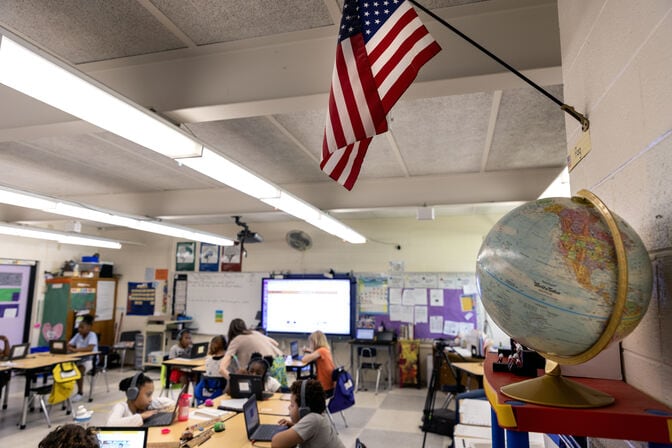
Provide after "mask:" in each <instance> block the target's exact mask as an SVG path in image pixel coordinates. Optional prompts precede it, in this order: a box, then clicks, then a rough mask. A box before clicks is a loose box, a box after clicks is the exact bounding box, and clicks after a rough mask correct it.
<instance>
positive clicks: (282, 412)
mask: <svg viewBox="0 0 672 448" xmlns="http://www.w3.org/2000/svg"><path fill="white" fill-rule="evenodd" d="M290 397H291V395H290V394H280V393H275V394H273V396H272V397H271V398H269V399H268V400H262V401H257V409H259V414H266V415H275V416H282V417H287V416H288V415H289V403H290V401H289V398H290ZM230 399H231V396H230V395H229V394H224V395H221V396H219V397H217V398H213V400H212V401H213V402H214V405H213V408H214V409H217V406H219V403H220V402H221V401H222V400H230Z"/></svg>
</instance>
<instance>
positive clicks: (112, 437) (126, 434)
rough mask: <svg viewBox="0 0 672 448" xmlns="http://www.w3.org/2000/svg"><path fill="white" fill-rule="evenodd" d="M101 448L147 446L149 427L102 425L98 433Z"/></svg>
mask: <svg viewBox="0 0 672 448" xmlns="http://www.w3.org/2000/svg"><path fill="white" fill-rule="evenodd" d="M96 435H97V437H98V442H99V443H100V448H122V447H123V448H145V447H146V446H147V428H144V427H142V426H139V427H101V428H98V431H97V433H96Z"/></svg>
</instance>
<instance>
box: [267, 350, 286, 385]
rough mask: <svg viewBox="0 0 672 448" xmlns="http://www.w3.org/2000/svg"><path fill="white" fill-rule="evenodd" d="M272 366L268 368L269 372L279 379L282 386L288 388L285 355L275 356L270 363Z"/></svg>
mask: <svg viewBox="0 0 672 448" xmlns="http://www.w3.org/2000/svg"><path fill="white" fill-rule="evenodd" d="M270 365H271V368H270V369H269V370H268V374H269V375H270V376H272V377H273V378H275V379H276V380H278V382H279V383H280V387H281V388H284V389H286V388H287V367H286V366H285V357H284V356H276V357H274V358H273V362H271V363H270Z"/></svg>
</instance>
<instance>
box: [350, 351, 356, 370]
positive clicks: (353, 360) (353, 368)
mask: <svg viewBox="0 0 672 448" xmlns="http://www.w3.org/2000/svg"><path fill="white" fill-rule="evenodd" d="M355 350H356V347H355V344H350V372H351V373H355V355H354V353H355Z"/></svg>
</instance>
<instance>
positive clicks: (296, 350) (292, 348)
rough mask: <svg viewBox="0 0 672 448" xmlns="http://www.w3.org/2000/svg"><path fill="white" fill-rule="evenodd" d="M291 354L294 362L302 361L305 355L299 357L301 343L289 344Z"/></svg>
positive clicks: (293, 342) (292, 342)
mask: <svg viewBox="0 0 672 448" xmlns="http://www.w3.org/2000/svg"><path fill="white" fill-rule="evenodd" d="M289 354H290V355H291V356H292V359H293V360H294V361H301V360H302V359H303V355H299V341H291V342H290V343H289Z"/></svg>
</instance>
